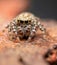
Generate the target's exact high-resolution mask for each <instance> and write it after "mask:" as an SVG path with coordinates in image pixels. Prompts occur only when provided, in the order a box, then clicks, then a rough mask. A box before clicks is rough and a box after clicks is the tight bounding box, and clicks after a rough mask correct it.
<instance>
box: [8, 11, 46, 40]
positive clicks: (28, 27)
mask: <svg viewBox="0 0 57 65" xmlns="http://www.w3.org/2000/svg"><path fill="white" fill-rule="evenodd" d="M38 28H39V29H40V30H41V31H43V32H44V33H45V28H43V26H42V25H41V24H40V22H39V19H38V18H37V17H36V16H34V15H33V14H31V13H28V12H24V13H21V14H19V15H18V16H17V17H16V18H14V19H13V20H12V22H10V24H9V26H8V32H9V38H10V39H11V40H12V39H17V38H19V39H32V38H33V37H34V36H35V35H36V31H37V29H38Z"/></svg>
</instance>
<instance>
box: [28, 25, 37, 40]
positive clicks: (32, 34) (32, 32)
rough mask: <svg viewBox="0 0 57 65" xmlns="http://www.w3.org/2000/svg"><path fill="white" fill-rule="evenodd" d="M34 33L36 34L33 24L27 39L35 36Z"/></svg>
mask: <svg viewBox="0 0 57 65" xmlns="http://www.w3.org/2000/svg"><path fill="white" fill-rule="evenodd" d="M35 35H36V27H35V26H34V27H32V29H31V33H30V36H29V38H28V40H29V41H30V40H32V39H33V38H34V37H35Z"/></svg>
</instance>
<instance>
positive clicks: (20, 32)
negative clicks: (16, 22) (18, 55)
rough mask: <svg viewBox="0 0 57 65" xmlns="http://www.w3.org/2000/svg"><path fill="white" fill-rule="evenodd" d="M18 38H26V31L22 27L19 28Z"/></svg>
mask: <svg viewBox="0 0 57 65" xmlns="http://www.w3.org/2000/svg"><path fill="white" fill-rule="evenodd" d="M17 37H18V38H19V39H23V37H24V30H23V28H22V27H21V26H19V27H18V30H17Z"/></svg>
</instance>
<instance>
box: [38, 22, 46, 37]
mask: <svg viewBox="0 0 57 65" xmlns="http://www.w3.org/2000/svg"><path fill="white" fill-rule="evenodd" d="M37 25H38V28H39V29H40V30H41V31H42V33H43V35H44V36H45V34H46V29H45V28H44V26H43V25H41V23H40V22H38V24H37Z"/></svg>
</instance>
